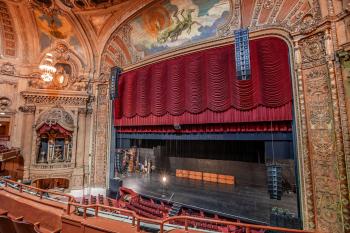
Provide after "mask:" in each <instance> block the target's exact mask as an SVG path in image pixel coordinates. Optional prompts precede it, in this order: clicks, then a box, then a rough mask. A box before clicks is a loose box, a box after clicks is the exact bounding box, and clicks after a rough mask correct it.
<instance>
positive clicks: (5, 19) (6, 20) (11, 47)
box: [0, 1, 17, 57]
mask: <svg viewBox="0 0 350 233" xmlns="http://www.w3.org/2000/svg"><path fill="white" fill-rule="evenodd" d="M0 28H1V44H2V50H3V54H4V55H5V56H7V57H15V56H16V49H17V36H16V30H15V27H14V24H13V18H12V15H11V12H10V11H9V8H8V6H7V4H6V3H5V2H4V1H0Z"/></svg>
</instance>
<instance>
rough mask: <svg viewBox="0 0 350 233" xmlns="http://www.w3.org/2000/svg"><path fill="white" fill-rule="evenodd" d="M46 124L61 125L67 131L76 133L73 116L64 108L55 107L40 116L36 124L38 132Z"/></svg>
mask: <svg viewBox="0 0 350 233" xmlns="http://www.w3.org/2000/svg"><path fill="white" fill-rule="evenodd" d="M44 124H47V125H49V126H54V125H57V124H58V125H60V126H62V128H64V129H65V130H67V131H71V132H72V131H74V119H73V117H72V115H71V114H70V113H69V112H67V111H66V110H65V109H64V108H62V107H54V108H51V109H50V110H48V111H46V112H43V113H41V114H40V116H39V118H38V120H37V122H36V127H35V128H36V130H38V129H40V128H41V127H42V126H43V125H44Z"/></svg>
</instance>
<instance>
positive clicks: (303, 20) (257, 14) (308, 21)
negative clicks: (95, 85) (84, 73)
mask: <svg viewBox="0 0 350 233" xmlns="http://www.w3.org/2000/svg"><path fill="white" fill-rule="evenodd" d="M222 1H223V0H222ZM163 2H164V1H154V2H153V3H151V4H149V5H147V6H145V7H143V8H141V9H139V10H138V11H137V12H136V13H134V14H133V15H130V16H129V18H128V19H126V20H125V21H124V22H125V23H124V24H122V25H120V26H119V27H117V28H116V29H115V31H114V32H113V33H112V34H111V35H110V37H109V39H108V41H107V42H106V44H105V46H104V49H103V52H102V55H101V63H100V64H101V66H100V70H101V73H106V72H109V69H110V67H113V66H121V67H128V66H137V64H139V63H144V62H145V61H148V60H157V59H158V58H161V57H164V56H165V55H169V54H172V53H179V52H180V51H182V52H187V51H188V49H189V48H191V47H196V46H199V45H200V44H207V45H206V46H208V45H210V44H211V43H212V42H216V41H218V39H228V38H230V37H231V38H232V35H233V31H234V30H235V29H237V28H239V27H240V26H241V25H242V26H243V27H249V30H250V32H258V31H264V30H266V29H280V30H286V31H288V33H289V34H290V35H291V34H293V33H304V34H306V33H309V32H310V31H313V30H315V28H316V25H317V22H318V21H319V20H320V19H321V11H320V6H319V2H318V0H301V1H295V2H296V4H290V1H280V0H275V1H270V0H264V1H254V0H246V1H236V0H227V3H229V6H228V13H227V17H226V19H225V22H224V23H221V24H218V25H217V26H216V29H213V30H216V34H215V35H214V36H212V37H205V38H202V39H200V40H198V41H193V42H192V41H190V42H189V43H185V44H182V45H180V46H175V47H169V48H166V49H158V48H160V47H161V46H159V45H156V44H155V45H156V46H158V48H156V49H154V51H155V52H151V53H149V52H148V53H147V52H145V50H142V49H141V50H140V48H139V45H138V44H136V43H135V41H133V40H132V39H130V38H135V37H136V38H143V37H145V38H147V33H146V31H145V30H146V29H145V30H144V31H143V32H142V33H140V34H139V35H136V36H135V34H132V33H133V31H135V30H140V29H138V28H139V27H138V23H139V22H140V21H142V19H143V18H149V17H146V16H147V15H148V14H154V12H152V10H150V9H151V8H152V7H154V6H156V7H157V9H158V8H162V7H163V8H164V5H166V1H165V3H163ZM240 2H241V3H240ZM165 8H166V7H165ZM178 8H179V9H180V8H181V5H179V6H178ZM184 9H185V8H184ZM180 10H181V9H180ZM163 11H164V10H163ZM165 11H166V9H165ZM196 12H197V11H196V10H195V13H196ZM163 13H164V12H163ZM164 14H165V13H164ZM167 14H168V17H170V20H171V22H172V23H173V24H174V22H175V21H177V20H176V19H180V21H181V20H182V18H181V17H182V16H181V17H180V16H179V15H178V14H180V13H178V12H170V11H168V13H167ZM198 14H199V13H198ZM193 16H194V15H193ZM194 19H195V18H193V20H194ZM157 20H158V19H157ZM135 22H136V23H135ZM192 22H193V23H194V25H196V22H195V20H194V21H192ZM144 23H145V22H144ZM200 23H201V22H200ZM171 25H172V24H171ZM171 25H170V26H169V27H167V28H165V29H164V30H162V31H160V34H161V35H162V36H165V32H167V30H168V31H169V30H171V28H172V27H171ZM146 26H147V25H144V27H143V28H147V27H146ZM141 31H142V30H141ZM149 33H151V32H149ZM183 34H184V35H182V36H185V34H186V33H183ZM159 36H160V35H158V37H159ZM170 37H171V36H170ZM177 38H178V36H177V37H175V39H177ZM158 39H159V38H158ZM175 39H174V40H175ZM169 40H170V39H169V37H167V42H168V44H166V45H169V44H171V43H172V41H170V42H169ZM231 40H232V39H231ZM120 41H121V42H122V44H120V43H118V42H120ZM145 44H147V41H145ZM130 55H132V56H131V59H128V58H129V56H130Z"/></svg>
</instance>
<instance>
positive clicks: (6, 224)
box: [0, 216, 16, 233]
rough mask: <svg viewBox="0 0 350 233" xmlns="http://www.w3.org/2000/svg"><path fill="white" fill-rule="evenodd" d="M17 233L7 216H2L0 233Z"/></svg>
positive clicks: (0, 218)
mask: <svg viewBox="0 0 350 233" xmlns="http://www.w3.org/2000/svg"><path fill="white" fill-rule="evenodd" d="M10 232H11V233H12V232H13V233H16V230H15V227H14V225H13V222H12V220H11V219H10V218H9V217H7V216H0V233H10Z"/></svg>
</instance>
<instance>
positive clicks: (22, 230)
mask: <svg viewBox="0 0 350 233" xmlns="http://www.w3.org/2000/svg"><path fill="white" fill-rule="evenodd" d="M13 224H14V226H15V229H16V232H17V233H36V232H35V230H34V224H32V223H29V222H25V221H17V220H13Z"/></svg>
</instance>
